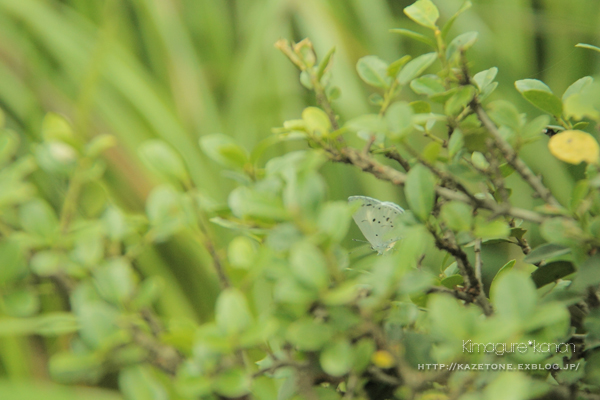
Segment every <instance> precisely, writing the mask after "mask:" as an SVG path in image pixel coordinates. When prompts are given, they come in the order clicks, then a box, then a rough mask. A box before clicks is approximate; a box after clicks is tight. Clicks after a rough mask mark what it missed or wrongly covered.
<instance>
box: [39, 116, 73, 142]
mask: <svg viewBox="0 0 600 400" xmlns="http://www.w3.org/2000/svg"><path fill="white" fill-rule="evenodd" d="M42 136H43V137H44V140H45V141H59V142H65V143H69V144H71V145H73V144H74V143H75V139H76V138H75V134H74V133H73V128H72V127H71V123H70V122H69V121H67V119H66V118H65V117H64V116H62V115H60V114H56V113H52V112H50V113H47V114H46V115H45V116H44V119H43V121H42Z"/></svg>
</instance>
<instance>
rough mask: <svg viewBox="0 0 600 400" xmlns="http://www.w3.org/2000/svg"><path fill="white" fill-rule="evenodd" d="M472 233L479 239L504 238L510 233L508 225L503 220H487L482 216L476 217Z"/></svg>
mask: <svg viewBox="0 0 600 400" xmlns="http://www.w3.org/2000/svg"><path fill="white" fill-rule="evenodd" d="M474 234H475V236H476V237H478V238H481V239H498V238H506V237H508V235H510V227H509V226H508V224H507V223H506V222H505V221H501V220H493V221H489V222H488V221H486V220H484V219H483V218H477V220H476V222H475V232H474Z"/></svg>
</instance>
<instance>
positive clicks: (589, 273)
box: [569, 254, 600, 293]
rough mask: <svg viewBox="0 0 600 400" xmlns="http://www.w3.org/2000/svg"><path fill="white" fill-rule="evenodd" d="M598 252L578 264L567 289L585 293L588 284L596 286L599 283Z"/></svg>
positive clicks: (599, 256)
mask: <svg viewBox="0 0 600 400" xmlns="http://www.w3.org/2000/svg"><path fill="white" fill-rule="evenodd" d="M599 265H600V254H595V255H593V256H592V257H589V258H588V259H587V260H585V261H584V262H583V263H582V264H581V265H580V266H579V270H578V271H577V274H576V275H575V278H574V279H573V282H572V283H571V286H569V290H573V291H575V292H580V293H585V290H586V289H587V288H588V287H590V286H596V285H598V284H599V283H600V268H598V266H599Z"/></svg>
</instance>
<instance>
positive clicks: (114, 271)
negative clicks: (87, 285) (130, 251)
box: [94, 258, 136, 305]
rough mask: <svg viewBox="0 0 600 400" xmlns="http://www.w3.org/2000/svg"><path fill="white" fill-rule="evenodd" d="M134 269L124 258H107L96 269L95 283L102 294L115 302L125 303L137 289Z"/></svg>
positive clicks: (106, 298) (104, 297)
mask: <svg viewBox="0 0 600 400" xmlns="http://www.w3.org/2000/svg"><path fill="white" fill-rule="evenodd" d="M135 283H136V282H135V276H134V273H133V269H132V268H131V266H130V265H129V263H128V262H127V261H126V259H124V258H115V259H111V260H107V261H106V262H104V264H103V265H102V266H101V267H99V268H97V269H96V270H94V285H95V286H96V290H98V293H99V294H100V296H101V297H102V298H103V299H104V300H106V301H108V302H110V303H113V304H117V305H119V304H125V303H126V302H127V301H128V300H129V299H130V298H131V296H132V295H133V291H134V289H135Z"/></svg>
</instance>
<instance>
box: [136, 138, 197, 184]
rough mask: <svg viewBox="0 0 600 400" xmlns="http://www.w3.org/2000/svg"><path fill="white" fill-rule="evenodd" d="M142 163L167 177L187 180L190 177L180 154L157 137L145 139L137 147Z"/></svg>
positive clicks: (181, 180) (182, 180)
mask: <svg viewBox="0 0 600 400" xmlns="http://www.w3.org/2000/svg"><path fill="white" fill-rule="evenodd" d="M138 152H139V155H140V158H141V160H142V161H143V162H144V164H145V165H146V166H147V167H148V168H149V169H151V170H152V171H154V172H157V173H158V174H160V175H162V176H164V177H165V178H167V179H175V180H177V181H180V182H189V180H190V177H189V175H188V173H187V169H186V168H185V164H184V163H183V160H182V158H181V156H180V155H179V154H178V153H177V152H175V150H173V149H172V148H171V147H170V146H169V145H168V144H167V143H166V142H164V141H162V140H158V139H152V140H147V141H145V142H144V143H142V145H141V146H140V148H139V151H138Z"/></svg>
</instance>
